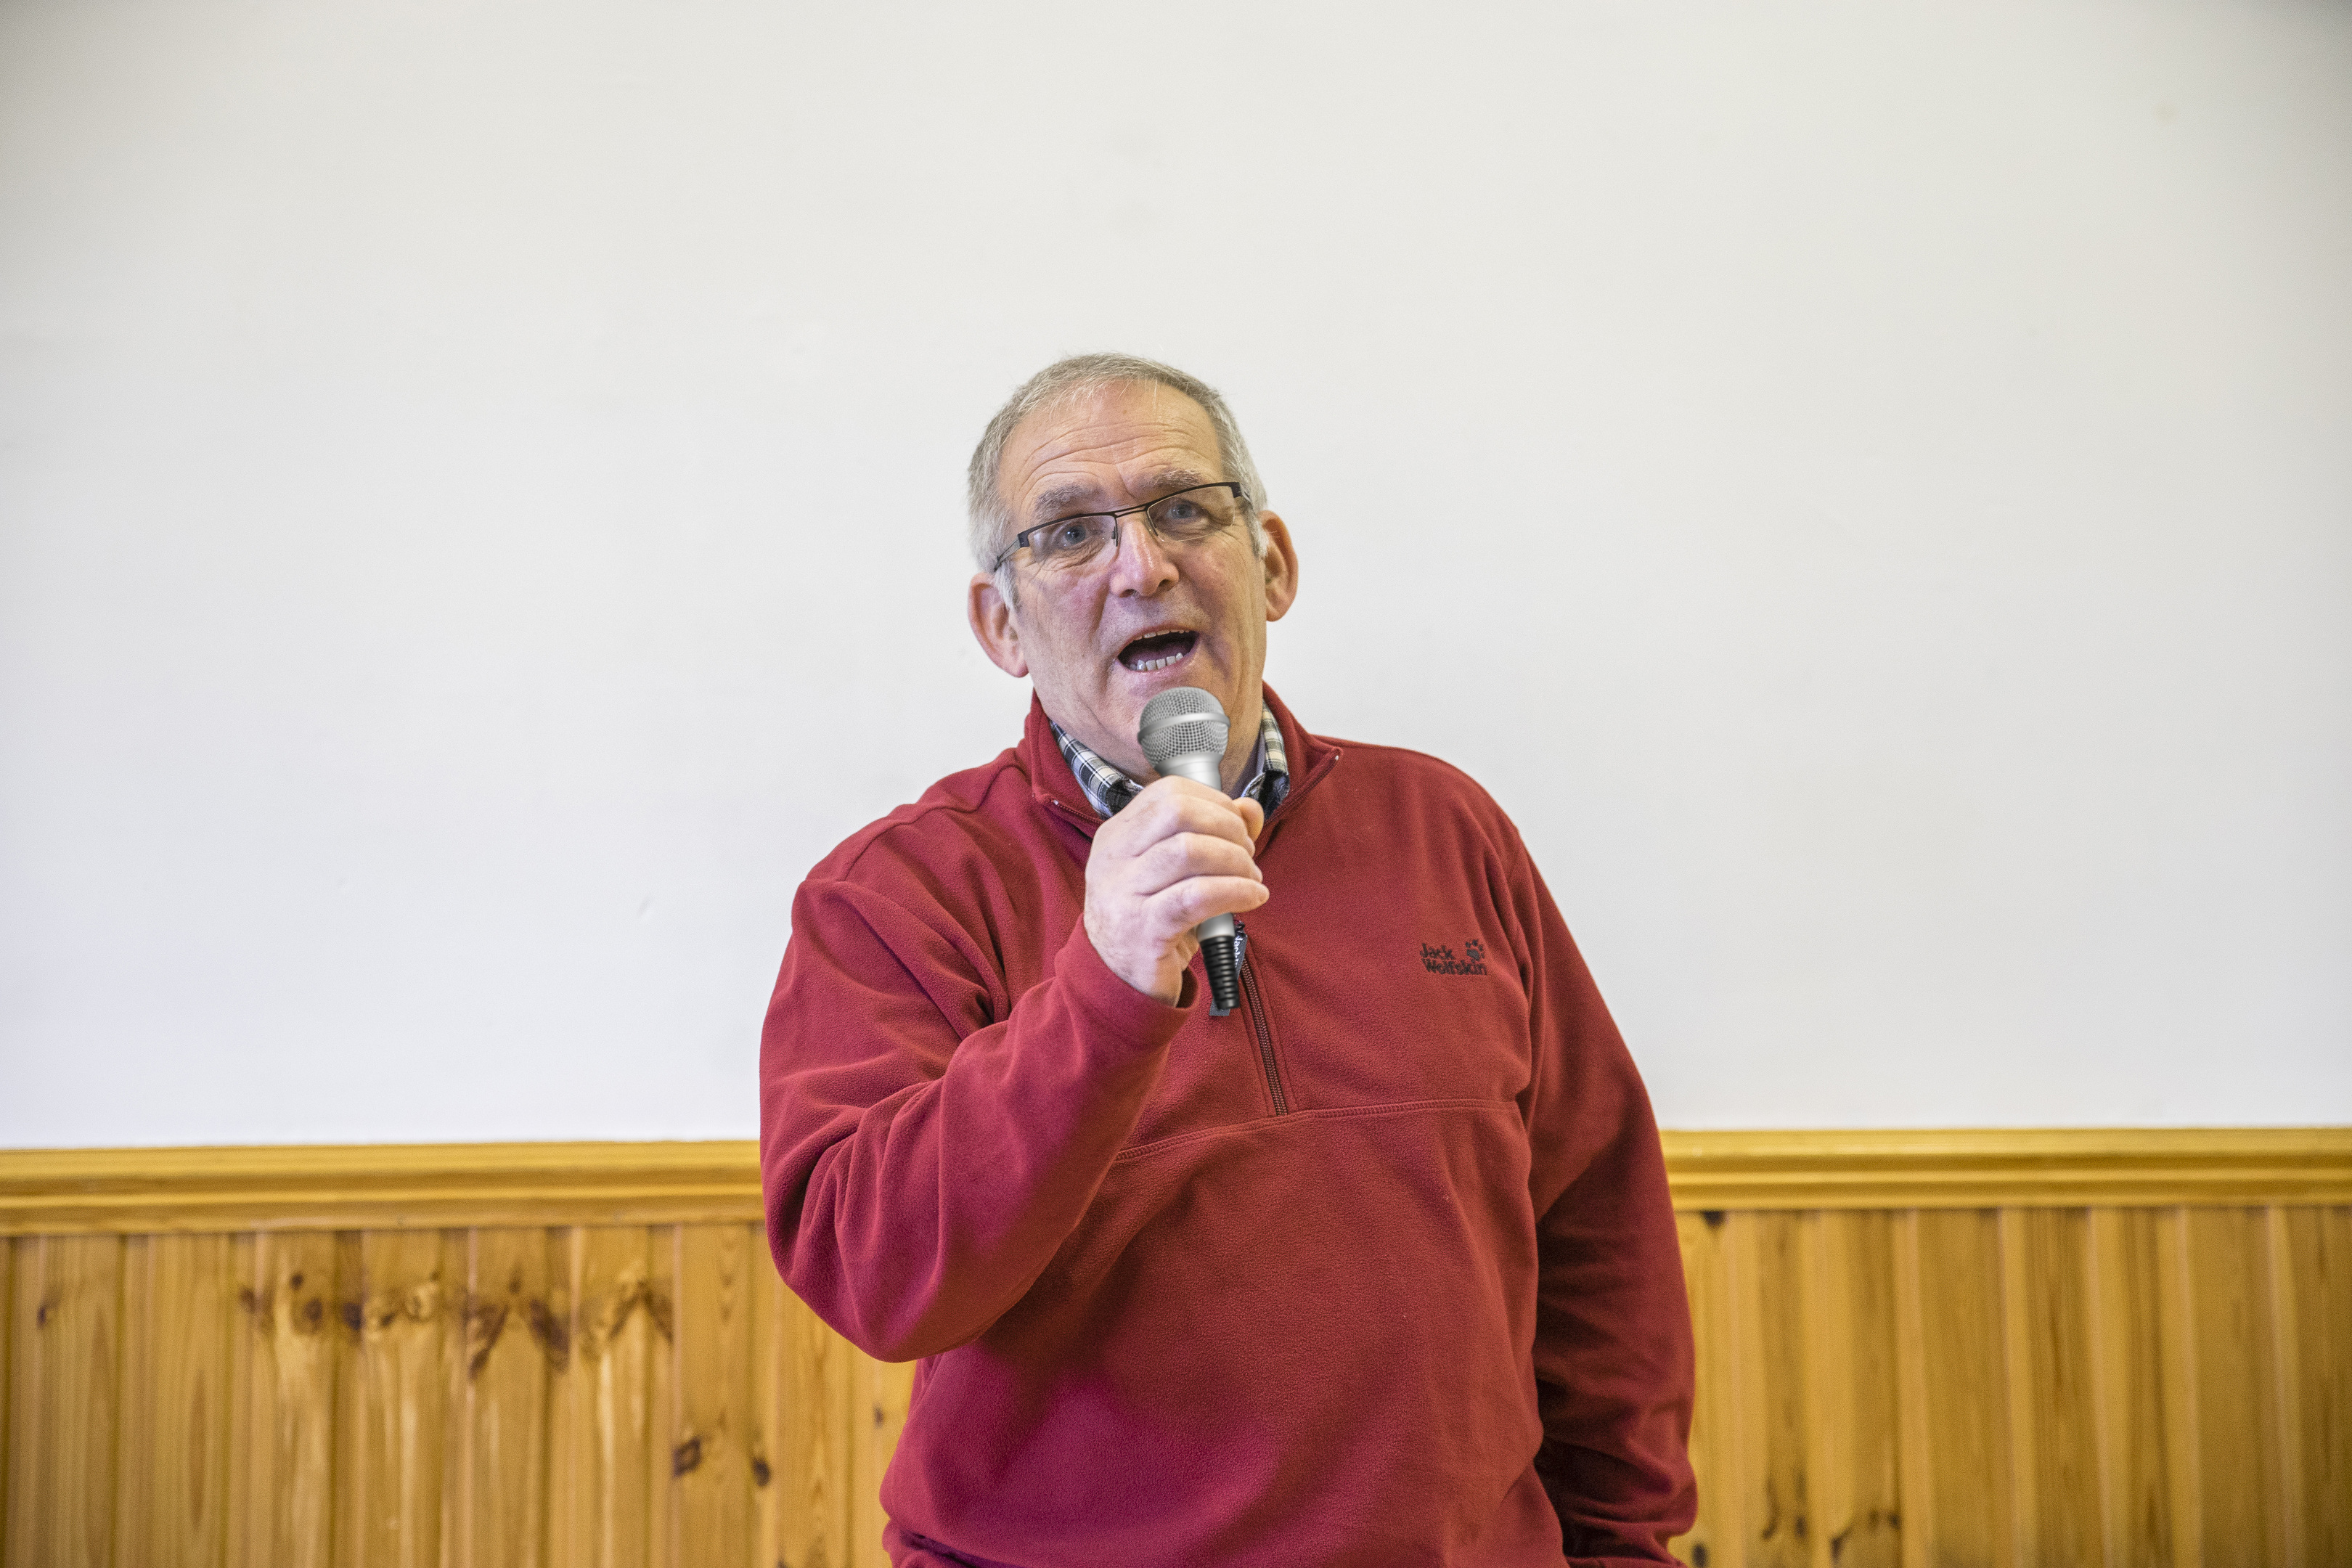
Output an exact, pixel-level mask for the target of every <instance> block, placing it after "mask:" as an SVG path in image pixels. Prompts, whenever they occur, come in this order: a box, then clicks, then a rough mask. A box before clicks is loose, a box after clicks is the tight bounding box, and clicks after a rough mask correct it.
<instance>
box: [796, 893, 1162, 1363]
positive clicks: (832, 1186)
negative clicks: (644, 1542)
mask: <svg viewBox="0 0 2352 1568" xmlns="http://www.w3.org/2000/svg"><path fill="white" fill-rule="evenodd" d="M981 964H982V955H981V954H980V953H979V952H977V951H975V950H974V948H973V946H972V944H971V942H969V941H968V940H963V939H961V937H960V935H959V934H958V933H955V932H953V931H946V930H942V929H940V927H939V926H937V925H935V924H933V923H929V922H926V921H922V920H919V919H917V918H916V917H915V916H914V915H913V914H910V913H909V912H908V910H905V909H903V908H901V907H899V906H898V905H897V904H895V903H893V902H892V901H890V900H888V899H887V898H885V897H882V896H881V895H878V894H877V893H875V892H873V891H872V890H871V889H866V888H862V887H859V886H856V885H853V884H850V883H847V882H843V881H823V882H820V881H815V880H812V881H811V882H809V883H806V884H804V885H803V887H802V889H801V891H800V893H799V895H798V897H797V898H796V899H795V900H794V901H793V937H792V941H791V942H790V944H789V945H788V946H787V948H786V950H785V953H784V963H783V970H782V974H781V975H780V976H779V978H778V980H777V984H776V990H775V994H774V998H773V1000H772V1002H771V1004H770V1005H769V1010H768V1019H767V1026H766V1029H765V1031H764V1032H763V1034H762V1037H761V1105H760V1164H761V1187H762V1191H763V1194H764V1197H765V1200H766V1208H767V1216H768V1237H769V1244H770V1246H771V1247H772V1249H773V1251H774V1253H775V1258H776V1267H777V1268H778V1269H779V1270H780V1271H781V1272H782V1275H783V1278H784V1281H785V1283H787V1284H788V1285H790V1286H791V1287H792V1288H793V1290H794V1291H795V1292H796V1293H798V1294H799V1296H800V1297H801V1299H802V1300H805V1301H806V1302H808V1304H809V1305H810V1307H811V1308H813V1309H814V1310H815V1311H816V1313H817V1315H818V1316H820V1317H822V1318H823V1319H824V1321H826V1322H828V1323H830V1324H832V1325H833V1326H834V1327H835V1329H837V1330H838V1331H840V1332H841V1333H842V1334H843V1335H844V1336H845V1338H847V1339H848V1340H849V1341H850V1342H852V1343H854V1344H856V1345H857V1346H859V1347H860V1348H861V1349H863V1350H865V1351H866V1352H867V1353H869V1354H871V1355H874V1356H876V1357H877V1358H879V1359H881V1360H884V1361H908V1360H912V1359H914V1358H916V1357H918V1356H926V1355H934V1354H937V1353H938V1352H941V1351H944V1350H949V1349H951V1348H953V1347H954V1346H956V1345H959V1344H961V1343H963V1342H967V1341H969V1340H971V1339H973V1338H975V1337H977V1336H978V1335H980V1334H981V1333H982V1332H983V1331H985V1330H986V1329H987V1328H988V1327H989V1325H990V1324H992V1322H994V1321H996V1319H997V1318H998V1317H999V1316H1001V1315H1002V1314H1003V1312H1004V1311H1005V1310H1006V1309H1008V1308H1010V1307H1011V1306H1012V1305H1013V1303H1014V1302H1016V1301H1018V1300H1020V1299H1021V1297H1022V1296H1023V1294H1024V1293H1025V1292H1026V1291H1027V1290H1028V1289H1029V1287H1030V1285H1031V1284H1032V1283H1033V1282H1034V1280H1035V1279H1037V1277H1038V1275H1039V1274H1041V1273H1042V1272H1044V1270H1045V1266H1046V1264H1047V1263H1048V1262H1049V1261H1050V1260H1051V1259H1052V1258H1053V1256H1054V1253H1055V1250H1056V1249H1057V1248H1058V1247H1060V1246H1061V1245H1062V1243H1063V1241H1064V1240H1065V1239H1066V1237H1068V1236H1069V1235H1070V1233H1071V1231H1072V1230H1073V1229H1075V1228H1076V1226H1077V1223H1078V1221H1079V1218H1080V1216H1081V1215H1084V1214H1085V1213H1086V1210H1087V1205H1088V1204H1089V1203H1090V1202H1092V1200H1093V1198H1094V1195H1095V1193H1096V1190H1097V1188H1098V1187H1099V1186H1100V1185H1101V1184H1102V1180H1103V1176H1104V1173H1106V1172H1107V1171H1108V1169H1109V1168H1110V1163H1111V1162H1112V1160H1113V1159H1114V1158H1115V1157H1116V1156H1117V1154H1118V1151H1119V1149H1120V1147H1121V1146H1122V1145H1123V1144H1124V1143H1125V1142H1126V1140H1127V1137H1128V1134H1129V1131H1130V1130H1131V1129H1132V1127H1133V1126H1134V1123H1135V1119H1136V1117H1137V1115H1138V1114H1139V1111H1140V1110H1141V1108H1142V1106H1143V1103H1144V1100H1145V1099H1146V1097H1147V1096H1148V1095H1149V1094H1150V1090H1151V1087H1152V1084H1153V1082H1154V1081H1155V1079H1157V1078H1158V1076H1159V1072H1160V1063H1161V1061H1162V1060H1163V1059H1164V1057H1165V1055H1166V1048H1167V1045H1168V1042H1169V1041H1170V1039H1171V1038H1172V1037H1174V1035H1175V1033H1176V1030H1177V1028H1178V1026H1180V1025H1181V1024H1182V1022H1183V1021H1184V1019H1185V1017H1186V1016H1187V1010H1188V1009H1189V1008H1190V1006H1191V1005H1192V1000H1193V984H1192V979H1191V978H1190V977H1189V976H1188V977H1187V978H1186V980H1185V984H1184V991H1183V994H1182V995H1181V996H1180V997H1179V999H1178V1001H1177V1004H1176V1005H1174V1006H1170V1005H1166V1004H1163V1003H1161V1002H1159V1001H1157V1000H1155V999H1153V998H1151V997H1149V996H1146V995H1144V994H1142V993H1140V992H1139V991H1137V990H1135V989H1134V988H1133V987H1131V986H1129V985H1128V984H1127V983H1126V982H1124V981H1122V980H1120V979H1119V978H1118V976H1117V975H1116V974H1114V973H1111V972H1110V970H1109V969H1108V967H1106V966H1105V964H1104V963H1103V961H1102V959H1101V957H1100V956H1099V955H1098V954H1097V952H1095V950H1094V944H1093V943H1092V942H1089V941H1088V940H1087V934H1086V930H1085V926H1084V924H1083V922H1080V923H1078V924H1077V925H1076V926H1074V928H1073V929H1072V931H1071V932H1070V935H1069V937H1068V940H1067V941H1066V942H1065V943H1064V945H1063V947H1062V949H1061V951H1060V952H1059V954H1058V955H1057V956H1056V958H1055V966H1054V971H1053V973H1052V974H1051V975H1049V976H1048V977H1047V978H1045V980H1043V981H1041V982H1039V983H1038V984H1035V985H1034V986H1032V987H1031V988H1030V989H1029V990H1028V991H1027V992H1026V993H1025V994H1023V995H1022V996H1020V997H1019V998H1018V999H1016V1000H1015V1001H1013V1004H1012V1005H1011V1007H1010V1010H1009V1014H1008V1016H1005V1017H1003V1019H1002V1020H999V1021H992V1020H991V1019H990V1018H989V1013H990V1011H991V1007H992V1003H991V997H990V992H991V989H992V984H991V977H990V976H989V975H987V974H985V973H982V967H981Z"/></svg>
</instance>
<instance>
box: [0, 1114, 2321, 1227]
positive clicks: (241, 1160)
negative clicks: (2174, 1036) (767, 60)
mask: <svg viewBox="0 0 2352 1568" xmlns="http://www.w3.org/2000/svg"><path fill="white" fill-rule="evenodd" d="M1664 1143H1665V1152H1666V1169H1667V1172H1668V1173H1669V1175H1670V1177H1671V1179H1672V1181H1673V1183H1674V1194H1675V1207H1676V1208H1677V1209H1681V1210H1683V1211H1685V1212H1687V1213H1696V1212H1706V1211H1713V1210H1725V1209H1742V1210H1822V1209H1830V1210H1852V1209H1911V1208H1917V1209H1957V1208H2003V1207H2011V1208H2014V1207H2037V1208H2060V1207H2076V1206H2085V1205H2095V1206H2105V1207H2126V1208H2147V1207H2181V1206H2187V1207H2216V1206H2234V1205H2248V1204H2346V1203H2352V1128H2348V1127H2271V1128H2116V1129H2082V1128H2066V1129H1967V1130H1948V1129H1947V1130H1928V1131H1796V1132H1789V1131H1771V1132H1750V1131H1738V1132H1667V1133H1665V1134H1664ZM759 1217H760V1180H759V1160H758V1151H757V1147H756V1146H755V1145H754V1144H753V1143H752V1142H751V1141H750V1140H748V1139H744V1140H722V1141H713V1142H676V1143H657V1142H649V1143H406V1144H377V1145H312V1146H289V1147H258V1148H257V1147H246V1148H218V1149H16V1150H0V1236H70V1235H110V1236H128V1235H149V1234H186V1233H192V1232H211V1231H256V1230H279V1231H287V1230H356V1229H366V1230H401V1229H433V1228H440V1227H445V1226H499V1225H526V1226H548V1225H592V1226H593V1225H674V1224H712V1223H718V1222H723V1221H734V1220H757V1219H758V1218H759Z"/></svg>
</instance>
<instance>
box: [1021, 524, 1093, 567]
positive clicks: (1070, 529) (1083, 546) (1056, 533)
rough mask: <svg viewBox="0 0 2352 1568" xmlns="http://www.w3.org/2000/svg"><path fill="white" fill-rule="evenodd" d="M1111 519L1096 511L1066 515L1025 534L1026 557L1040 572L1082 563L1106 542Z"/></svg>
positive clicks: (1088, 559) (1090, 559)
mask: <svg viewBox="0 0 2352 1568" xmlns="http://www.w3.org/2000/svg"><path fill="white" fill-rule="evenodd" d="M1110 531H1111V520H1110V519H1109V518H1108V516H1105V515H1104V514H1102V513H1100V512H1094V513H1089V514H1088V515H1087V516H1085V517H1066V518H1064V519H1062V520H1061V521H1059V522H1053V523H1048V524H1046V525H1045V527H1044V528H1041V529H1039V530H1037V531H1036V532H1034V533H1033V534H1031V535H1030V536H1029V558H1030V559H1031V560H1032V561H1034V562H1035V563H1036V564H1037V569H1038V570H1039V571H1041V572H1048V571H1050V572H1063V571H1067V570H1069V569H1070V568H1072V567H1074V566H1083V565H1085V564H1086V563H1087V562H1089V561H1092V560H1093V559H1094V558H1095V557H1096V556H1097V555H1099V554H1101V553H1102V549H1103V546H1104V545H1106V544H1108V542H1110Z"/></svg>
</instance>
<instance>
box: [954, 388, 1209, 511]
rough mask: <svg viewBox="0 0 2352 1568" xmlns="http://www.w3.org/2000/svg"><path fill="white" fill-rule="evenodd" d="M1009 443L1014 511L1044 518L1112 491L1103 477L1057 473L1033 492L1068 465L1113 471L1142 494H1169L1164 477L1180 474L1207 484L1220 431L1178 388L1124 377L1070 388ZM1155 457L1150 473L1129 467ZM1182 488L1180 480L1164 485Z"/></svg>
mask: <svg viewBox="0 0 2352 1568" xmlns="http://www.w3.org/2000/svg"><path fill="white" fill-rule="evenodd" d="M1138 389H1140V390H1142V391H1143V392H1145V393H1146V394H1147V395H1148V397H1147V399H1146V400H1145V401H1144V402H1143V403H1142V404H1141V405H1140V406H1139V405H1138V404H1137V403H1136V402H1135V401H1133V400H1132V399H1131V396H1129V395H1131V394H1132V393H1133V392H1134V391H1136V390H1138ZM1033 428H1034V429H1038V430H1040V431H1042V432H1043V433H1044V438H1043V439H1040V440H1038V441H1037V442H1036V443H1035V444H1034V446H1029V447H1026V448H1025V449H1024V436H1025V435H1026V433H1027V432H1028V431H1030V430H1031V429H1033ZM1007 446H1008V447H1010V448H1011V452H1010V453H1009V454H1008V455H1009V456H1012V457H1013V458H1015V459H1016V461H1015V462H1014V463H1011V464H1007V465H1006V473H1005V478H1006V479H1013V480H1014V482H1013V483H1012V484H1010V485H1007V486H1006V489H1008V490H1009V491H1010V492H1011V494H1012V495H1013V497H1014V498H1016V499H1015V501H1014V505H1013V509H1012V510H1013V513H1014V514H1015V515H1016V516H1018V515H1024V514H1025V515H1027V516H1029V517H1032V518H1035V519H1039V520H1043V519H1045V518H1047V517H1049V516H1059V515H1061V514H1062V513H1064V512H1066V511H1069V510H1073V509H1075V508H1083V507H1089V506H1092V505H1094V504H1096V503H1097V501H1098V500H1099V498H1101V497H1102V496H1103V495H1104V494H1105V493H1106V491H1107V487H1106V486H1105V485H1104V484H1103V483H1102V481H1101V479H1099V478H1080V477H1077V476H1071V477H1069V478H1067V479H1064V478H1062V477H1061V476H1060V475H1055V476H1054V479H1055V480H1056V481H1057V482H1055V483H1053V484H1051V485H1050V486H1049V487H1048V488H1046V489H1039V490H1037V491H1036V492H1035V493H1034V494H1028V492H1029V491H1030V488H1031V486H1033V485H1034V484H1036V483H1037V481H1038V480H1039V479H1041V478H1044V477H1045V472H1046V471H1047V470H1051V469H1054V468H1059V467H1061V466H1062V465H1064V464H1066V463H1071V462H1076V463H1078V464H1080V465H1082V466H1084V467H1086V468H1096V469H1100V468H1109V469H1112V470H1115V471H1116V472H1117V473H1118V476H1119V483H1120V485H1121V486H1122V487H1123V488H1125V489H1129V490H1130V491H1133V492H1137V493H1138V496H1139V499H1140V496H1141V495H1143V494H1157V493H1165V489H1183V488H1184V486H1183V485H1181V484H1169V485H1167V486H1166V487H1165V489H1160V480H1162V479H1169V478H1171V477H1175V476H1183V475H1194V476H1195V477H1193V478H1192V479H1191V480H1190V482H1191V483H1192V484H1205V483H1208V482H1210V480H1211V479H1213V472H1212V473H1211V474H1205V475H1202V474H1197V473H1196V470H1197V468H1199V466H1200V465H1201V464H1202V462H1205V463H1206V464H1207V465H1208V466H1209V467H1210V468H1211V469H1212V470H1214V469H1216V468H1218V467H1220V465H1219V464H1218V458H1219V452H1218V448H1217V433H1216V429H1215V427H1214V426H1212V425H1211V424H1210V423H1209V416H1208V412H1207V410H1205V409H1203V408H1202V406H1201V405H1199V404H1197V403H1195V402H1193V401H1192V399H1191V398H1189V397H1187V396H1185V395H1183V394H1182V393H1181V392H1178V391H1177V390H1176V389H1175V388H1174V387H1170V386H1161V385H1160V384H1158V383H1157V382H1136V381H1123V382H1118V383H1114V384H1111V385H1109V386H1102V387H1094V388H1091V389H1089V390H1087V391H1086V392H1083V393H1073V394H1071V395H1070V396H1068V397H1067V398H1065V399H1063V400H1061V401H1059V402H1057V403H1054V404H1050V405H1047V406H1045V407H1044V408H1041V409H1039V410H1037V411H1036V412H1035V413H1034V414H1032V415H1030V416H1028V417H1027V418H1026V419H1024V420H1023V421H1022V422H1021V424H1020V425H1019V426H1017V427H1016V428H1015V429H1014V430H1013V439H1012V440H1011V441H1009V442H1008V443H1007ZM1188 458H1189V459H1191V461H1190V462H1187V461H1186V460H1185V459H1188ZM1154 459H1156V460H1157V462H1158V466H1157V467H1156V468H1152V469H1151V470H1150V473H1149V474H1142V473H1134V472H1130V471H1129V468H1130V467H1131V465H1134V464H1136V463H1138V462H1143V461H1151V460H1154ZM1000 482H1002V481H1000ZM1024 494H1028V499H1027V500H1019V499H1017V498H1020V497H1022V496H1024Z"/></svg>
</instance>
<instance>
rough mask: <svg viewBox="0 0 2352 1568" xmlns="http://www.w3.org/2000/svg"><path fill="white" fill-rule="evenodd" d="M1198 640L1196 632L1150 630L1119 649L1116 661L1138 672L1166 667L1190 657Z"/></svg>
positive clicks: (1198, 634) (1198, 635)
mask: <svg viewBox="0 0 2352 1568" xmlns="http://www.w3.org/2000/svg"><path fill="white" fill-rule="evenodd" d="M1200 640H1201V634H1200V633H1198V632H1152V633H1150V634H1149V635H1147V636H1144V637H1138V638H1136V639H1135V640H1134V641H1133V642H1131V643H1129V644H1128V645H1127V646H1126V647H1123V648H1121V649H1119V650H1118V662H1119V663H1121V664H1123V665H1125V666H1127V668H1129V669H1132V670H1134V671H1136V672H1137V673H1138V674H1143V673H1146V672H1148V671H1150V670H1154V669H1166V668H1168V667H1169V666H1170V665H1171V664H1179V663H1181V662H1182V661H1183V660H1184V659H1186V658H1189V657H1191V655H1192V647H1193V645H1194V644H1196V643H1198V642H1199V641H1200Z"/></svg>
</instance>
